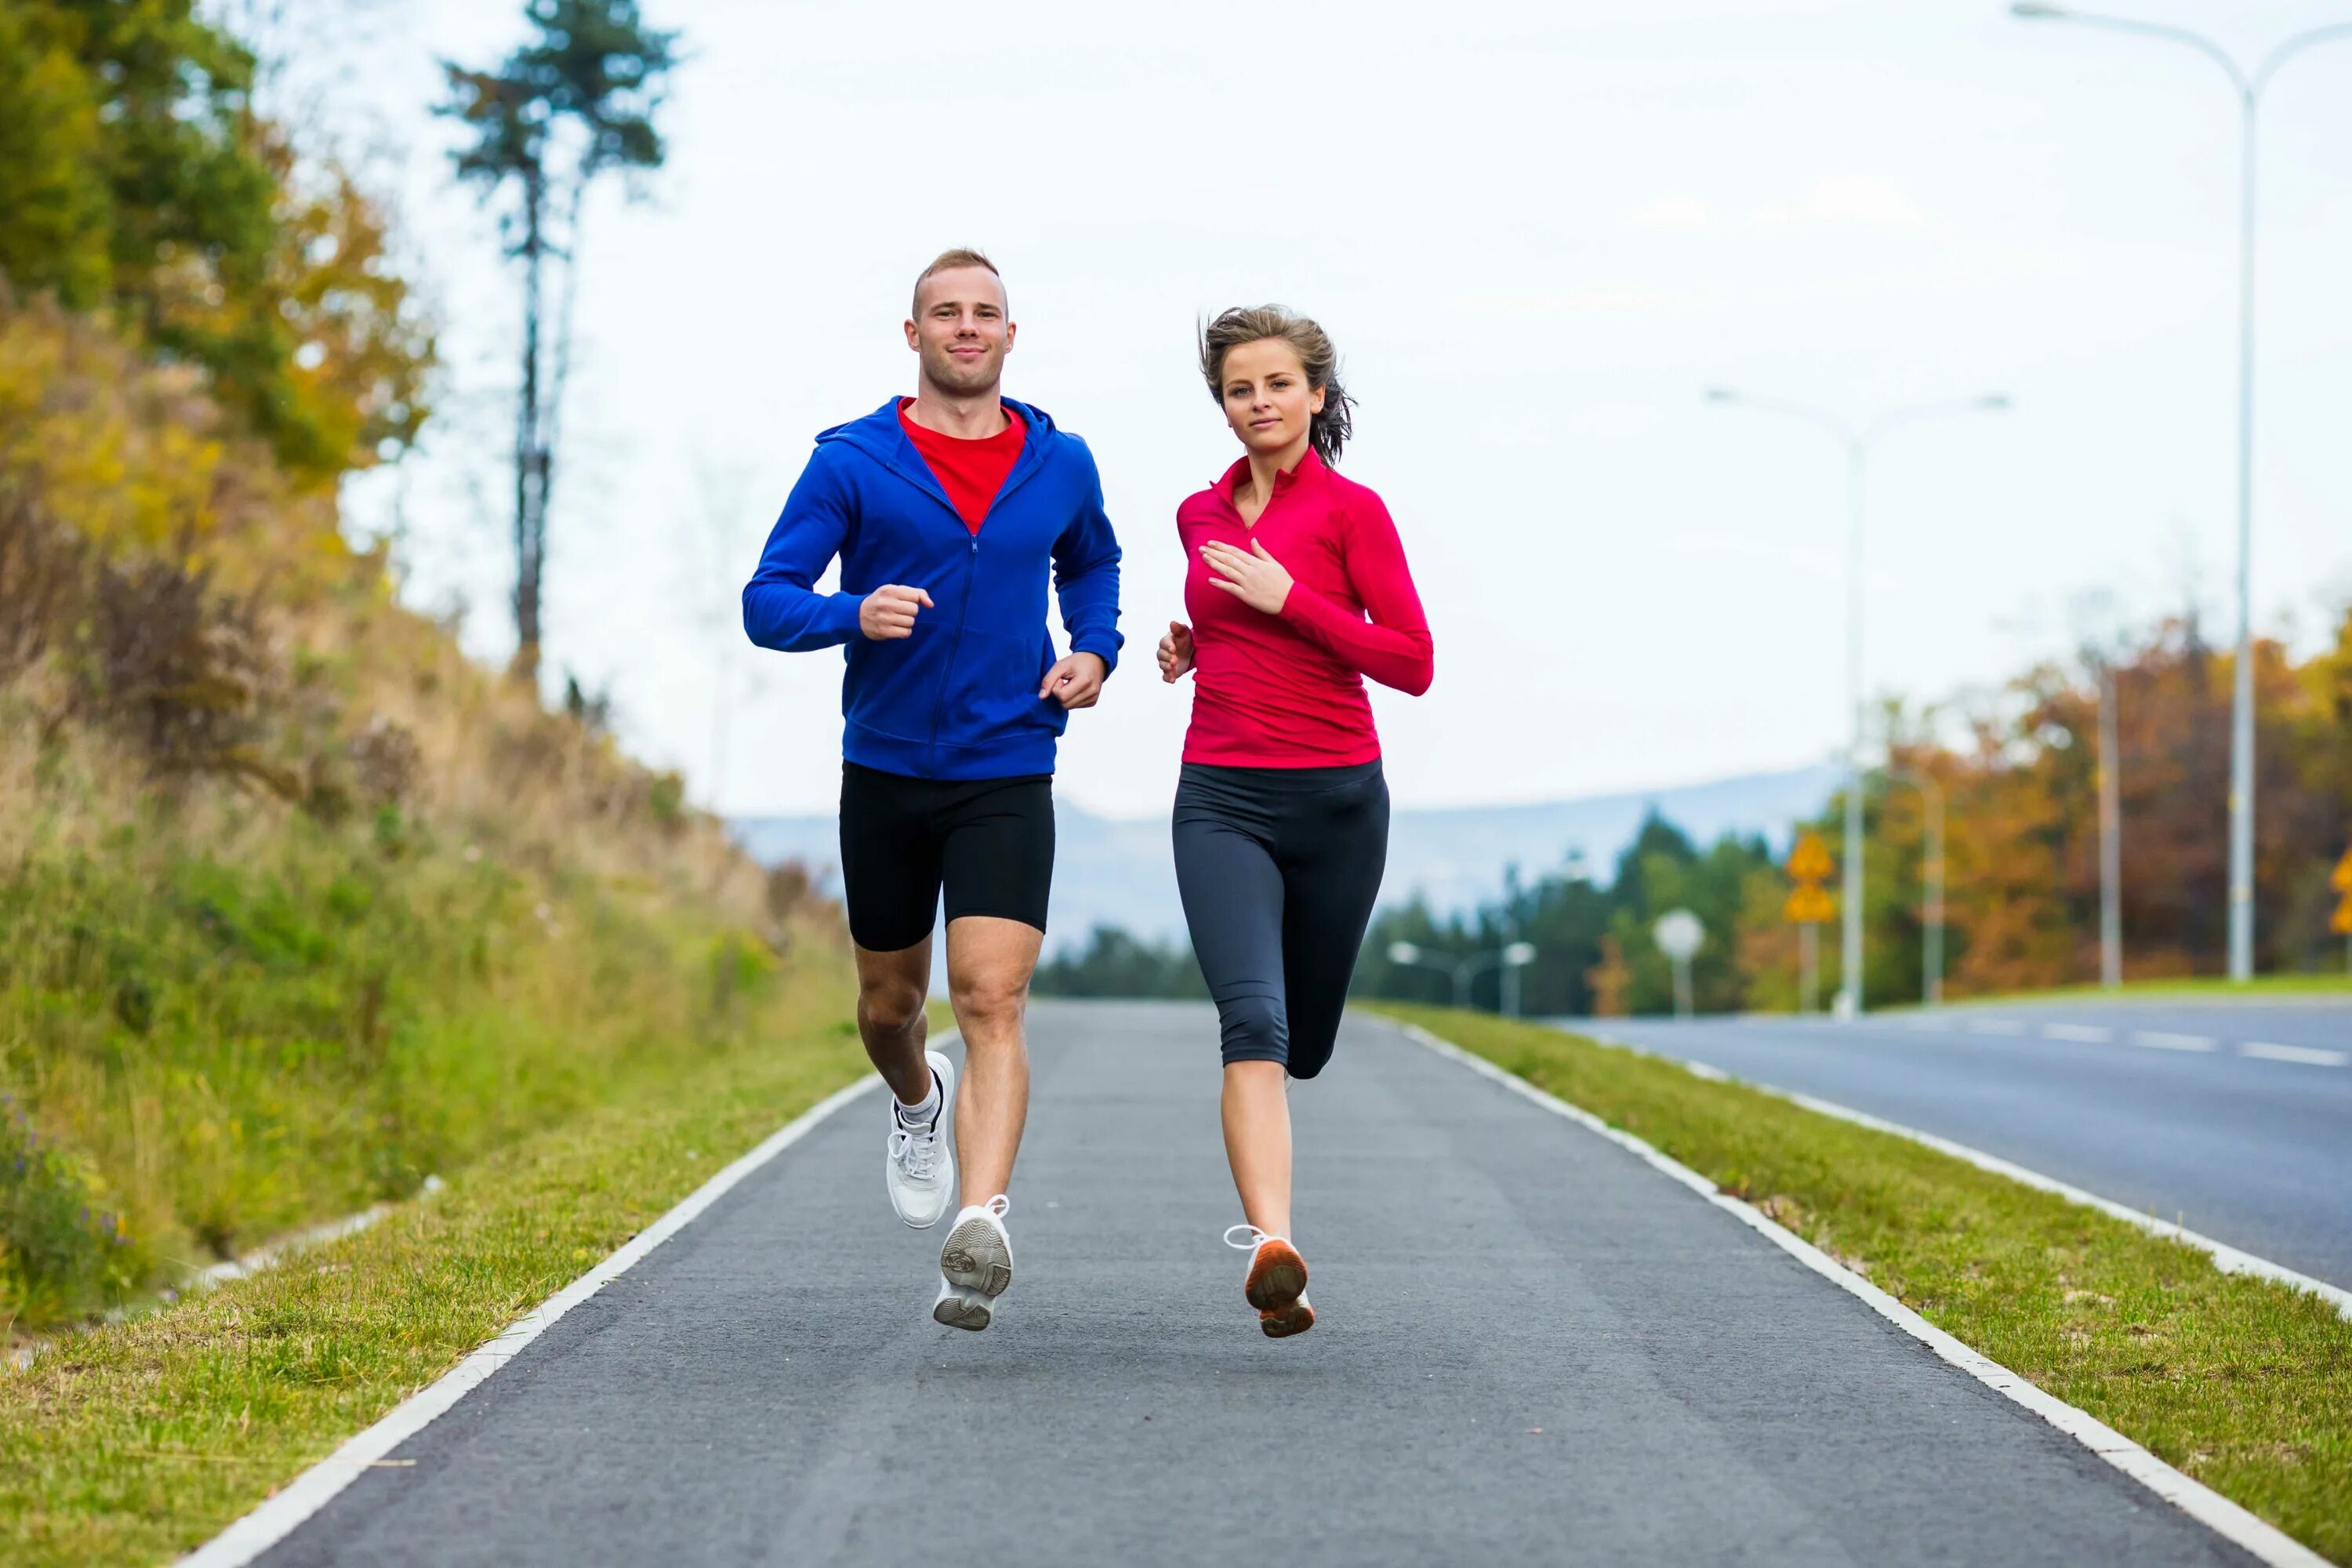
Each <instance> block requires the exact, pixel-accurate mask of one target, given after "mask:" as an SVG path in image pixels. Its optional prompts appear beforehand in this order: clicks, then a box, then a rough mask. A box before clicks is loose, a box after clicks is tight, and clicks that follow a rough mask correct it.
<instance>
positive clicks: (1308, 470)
mask: <svg viewBox="0 0 2352 1568" xmlns="http://www.w3.org/2000/svg"><path fill="white" fill-rule="evenodd" d="M1327 471H1328V470H1327V469H1326V468H1325V467H1324V465H1323V459H1322V458H1321V457H1320V456H1318V454H1317V452H1316V450H1315V448H1314V447H1307V450H1306V451H1305V453H1303V454H1302V455H1301V456H1300V457H1299V459H1298V465H1297V467H1296V468H1277V469H1276V470H1275V475H1274V494H1275V495H1276V496H1278V495H1280V494H1282V493H1283V492H1284V491H1285V490H1287V489H1292V488H1294V487H1296V486H1298V485H1302V484H1307V483H1310V482H1312V481H1314V480H1316V479H1320V478H1322V477H1323V475H1324V474H1325V473H1326V472H1327ZM1249 475H1250V463H1249V458H1247V457H1243V458H1239V459H1237V460H1236V461H1235V462H1234V466H1233V467H1232V468H1227V469H1226V470H1225V472H1224V477H1223V479H1219V480H1218V481H1217V491H1218V493H1219V494H1221V495H1223V497H1224V498H1225V500H1226V501H1228V502H1231V501H1232V500H1234V497H1235V496H1237V495H1239V494H1240V493H1241V486H1242V481H1243V480H1244V479H1248V478H1249ZM1273 499H1274V497H1273V496H1269V497H1267V498H1266V500H1267V501H1268V503H1269V504H1271V503H1272V501H1273Z"/></svg>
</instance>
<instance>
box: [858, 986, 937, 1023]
mask: <svg viewBox="0 0 2352 1568" xmlns="http://www.w3.org/2000/svg"><path fill="white" fill-rule="evenodd" d="M922 1012H923V988H922V987H921V986H919V985H910V984H908V983H907V982H905V981H904V980H900V979H898V978H896V977H892V978H888V979H873V980H867V981H866V982H865V983H864V984H861V985H859V987H858V989H857V1013H858V1016H860V1017H861V1018H863V1019H865V1020H866V1023H867V1024H869V1025H871V1026H873V1027H875V1028H877V1029H882V1030H886V1031H887V1032H890V1033H894V1034H895V1033H896V1032H898V1030H901V1029H905V1028H908V1027H911V1026H913V1024H914V1022H915V1020H916V1019H917V1018H919V1017H920V1016H922Z"/></svg>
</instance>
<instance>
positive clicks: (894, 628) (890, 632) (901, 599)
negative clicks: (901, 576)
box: [857, 583, 931, 642]
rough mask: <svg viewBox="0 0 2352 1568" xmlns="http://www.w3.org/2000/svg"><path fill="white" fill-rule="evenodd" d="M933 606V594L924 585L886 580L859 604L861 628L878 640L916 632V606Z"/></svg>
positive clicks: (858, 615)
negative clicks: (907, 585)
mask: <svg viewBox="0 0 2352 1568" xmlns="http://www.w3.org/2000/svg"><path fill="white" fill-rule="evenodd" d="M918 605H919V606H921V607H922V608H924V609H926V610H928V609H929V608H931V596H930V595H929V594H926V593H924V592H923V591H922V590H921V589H920V588H907V587H902V586H900V585H899V584H896V583H885V584H883V585H882V586H880V587H879V588H877V589H875V590H874V592H872V593H870V594H868V595H866V602H865V603H864V604H861V605H858V606H857V629H858V630H859V631H861V632H864V633H865V634H866V636H867V637H870V638H872V639H873V640H874V641H876V642H887V641H888V640H889V639H890V638H892V637H913V636H914V635H915V610H916V607H917V606H918Z"/></svg>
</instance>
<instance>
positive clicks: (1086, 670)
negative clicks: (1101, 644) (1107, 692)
mask: <svg viewBox="0 0 2352 1568" xmlns="http://www.w3.org/2000/svg"><path fill="white" fill-rule="evenodd" d="M1109 673H1110V666H1108V665H1107V664H1105V663H1104V662H1103V660H1102V655H1100V654H1098V653H1074V654H1071V655H1069V656H1067V657H1066V658H1062V659H1060V660H1057V661H1056V662H1055V666H1054V668H1051V669H1049V670H1047V671H1046V672H1045V684H1044V685H1043V686H1040V687H1039V688H1037V695H1038V696H1040V697H1052V698H1055V699H1058V700H1060V702H1061V704H1062V706H1063V707H1065V708H1091V707H1093V706H1094V705H1095V701H1096V700H1097V698H1099V697H1101V696H1102V683H1103V678H1104V677H1105V676H1107V675H1108V674H1109Z"/></svg>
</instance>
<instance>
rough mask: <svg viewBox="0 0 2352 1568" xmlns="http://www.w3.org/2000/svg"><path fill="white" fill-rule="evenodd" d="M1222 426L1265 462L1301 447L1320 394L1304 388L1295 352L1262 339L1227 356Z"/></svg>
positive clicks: (1319, 404)
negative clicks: (1291, 449)
mask: <svg viewBox="0 0 2352 1568" xmlns="http://www.w3.org/2000/svg"><path fill="white" fill-rule="evenodd" d="M1223 396H1224V405H1225V423H1226V424H1228V425H1230V426H1233V430H1234V435H1235V436H1237V437H1240V439H1241V444H1242V445H1243V446H1244V447H1248V448H1249V449H1250V450H1251V451H1252V452H1255V453H1258V454H1260V455H1261V456H1265V457H1272V456H1274V455H1275V454H1276V453H1278V452H1281V451H1282V450H1284V449H1285V448H1286V447H1291V446H1294V445H1297V444H1298V443H1301V442H1304V441H1305V440H1306V439H1307V429H1308V426H1309V424H1310V422H1311V420H1312V419H1313V416H1316V415H1318V414H1320V413H1322V412H1323V393H1322V389H1321V388H1319V387H1315V386H1310V385H1308V384H1307V370H1306V367H1305V366H1303V365H1302V364H1300V363H1298V351H1297V349H1294V348H1292V347H1291V346H1290V345H1289V344H1288V343H1286V342H1283V340H1282V339H1280V338H1260V339H1259V340H1258V341H1257V342H1254V343H1243V344H1240V345H1239V346H1237V347H1234V348H1230V349H1227V350H1226V351H1225V366H1224V388H1223Z"/></svg>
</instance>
